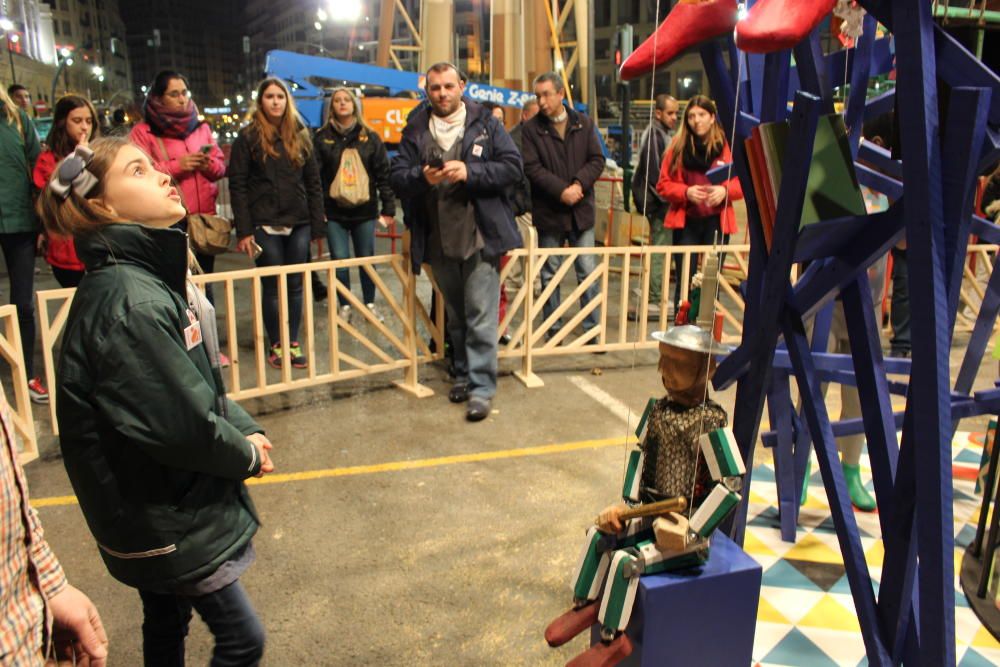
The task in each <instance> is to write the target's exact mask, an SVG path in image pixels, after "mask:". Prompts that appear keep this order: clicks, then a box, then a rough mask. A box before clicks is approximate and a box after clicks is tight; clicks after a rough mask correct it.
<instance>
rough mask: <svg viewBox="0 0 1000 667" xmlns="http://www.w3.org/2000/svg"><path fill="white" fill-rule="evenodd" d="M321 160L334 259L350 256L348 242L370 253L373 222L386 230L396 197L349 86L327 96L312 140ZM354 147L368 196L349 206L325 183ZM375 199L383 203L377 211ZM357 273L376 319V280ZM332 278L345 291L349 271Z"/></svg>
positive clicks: (378, 145)
mask: <svg viewBox="0 0 1000 667" xmlns="http://www.w3.org/2000/svg"><path fill="white" fill-rule="evenodd" d="M313 142H314V143H315V145H316V156H317V157H318V158H319V164H320V182H321V184H322V186H323V192H324V197H323V202H324V204H325V208H326V220H327V222H326V235H327V240H328V242H329V244H330V256H331V257H332V258H333V259H350V257H351V244H352V243H353V244H354V256H355V257H371V256H372V255H374V254H375V220H376V219H377V220H378V222H379V224H380V225H381V226H382V227H383V228H386V227H388V226H389V224H390V223H391V222H392V221H393V218H395V216H396V196H395V195H394V194H393V192H392V188H390V187H389V155H388V153H387V152H386V150H385V144H383V143H382V140H381V139H380V138H379V136H378V133H377V132H375V131H374V130H372V129H371V128H370V127H369V126H368V123H366V122H365V119H364V117H363V116H362V115H361V104H360V103H359V101H358V98H357V97H355V95H354V93H353V92H352V91H351V90H350V89H349V88H343V87H338V88H334V90H333V95H332V96H331V97H330V106H329V119H328V121H327V123H326V124H325V125H324V126H323V127H322V128H320V129H319V131H317V132H316V136H315V137H314V138H313ZM347 149H354V150H356V151H357V152H358V156H359V157H360V158H361V160H360V162H361V164H360V165H355V166H354V168H355V169H357V167H359V166H360V167H361V168H363V169H364V170H365V171H366V172H367V174H368V193H367V194H368V199H367V200H366V201H364V202H362V203H360V204H356V205H351V204H349V203H346V202H344V201H343V200H340V201H338V200H337V199H335V198H334V197H332V196H331V193H330V185H331V184H332V183H333V182H334V181H335V180H336V179H337V175H338V173H339V172H340V170H341V168H342V167H343V157H344V151H345V150H347ZM379 199H381V202H382V207H381V210H380V209H379ZM358 272H359V273H360V274H361V295H362V297H363V298H364V302H363V303H364V304H365V306H366V307H367V308H368V309H369V310H370V311H372V314H373V315H374V316H375V317H376V318H377V319H379V320H381V319H382V316H381V315H380V314H379V313H378V311H377V310H376V309H375V283H374V282H372V279H371V278H370V277H369V276H368V273H367V272H366V271H364V270H362V269H360V268H359V269H358ZM337 280H339V281H340V282H341V283H343V285H344V286H345V287H346V288H347V289H348V290H350V289H351V274H350V271H349V270H348V269H346V268H345V269H337ZM338 302H339V304H340V314H341V317H343V318H344V319H346V320H349V319H350V316H351V306H350V304H349V303H348V302H347V300H346V299H344V298H343V297H342V296H338Z"/></svg>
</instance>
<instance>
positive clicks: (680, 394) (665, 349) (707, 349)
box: [653, 324, 730, 407]
mask: <svg viewBox="0 0 1000 667" xmlns="http://www.w3.org/2000/svg"><path fill="white" fill-rule="evenodd" d="M653 338H655V339H656V340H657V341H659V343H660V365H659V369H660V377H661V378H662V379H663V388H664V389H666V390H667V394H668V395H669V396H670V399H671V400H673V401H676V402H678V403H681V404H683V405H687V406H689V407H694V406H696V405H699V404H701V403H703V402H704V400H705V387H706V386H707V384H708V381H709V380H711V379H712V375H714V374H715V365H716V364H715V356H714V355H716V354H720V353H726V352H729V351H730V347H729V346H728V345H723V344H722V343H720V342H718V341H716V340H715V339H713V338H712V334H710V333H709V332H707V331H705V330H704V329H702V328H701V327H697V326H695V325H693V324H685V325H683V326H677V327H671V328H670V329H668V330H667V331H654V332H653Z"/></svg>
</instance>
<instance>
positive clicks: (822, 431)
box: [782, 311, 891, 666]
mask: <svg viewBox="0 0 1000 667" xmlns="http://www.w3.org/2000/svg"><path fill="white" fill-rule="evenodd" d="M782 330H783V333H784V336H785V343H786V345H787V346H788V352H789V356H790V358H791V359H792V365H793V366H794V367H795V379H796V382H797V383H798V386H799V392H800V394H801V396H802V407H803V411H804V412H805V415H806V420H807V423H808V425H809V430H810V431H811V432H812V434H813V436H814V442H815V445H816V446H815V449H816V457H817V459H818V461H819V468H820V473H821V474H822V477H823V486H824V487H825V488H826V495H827V499H828V501H829V503H830V514H831V516H832V518H833V524H834V527H835V528H836V530H837V541H838V543H839V544H840V551H841V554H842V555H843V558H844V569H845V571H846V575H847V580H848V582H849V583H850V586H851V595H852V597H853V598H854V608H855V611H856V612H857V614H858V622H859V625H860V626H861V636H862V638H863V639H864V642H865V650H866V652H867V654H868V664H869V665H872V666H882V665H885V666H888V665H890V664H891V660H890V658H889V651H888V650H887V648H886V644H885V642H884V640H883V638H882V636H881V633H880V631H879V625H880V624H879V620H878V612H877V607H876V603H875V591H874V589H873V587H872V581H871V578H870V576H869V574H868V564H867V562H866V561H865V554H864V547H863V546H862V544H861V537H860V533H859V532H858V525H857V522H856V520H855V518H854V511H853V509H852V507H851V500H850V496H849V495H848V493H847V484H846V483H845V481H844V472H843V469H842V468H841V465H840V455H839V452H838V451H837V443H836V440H835V438H834V435H833V430H832V428H831V427H830V420H829V418H828V416H827V413H826V404H825V403H824V401H823V393H822V390H821V389H820V385H819V382H818V381H817V380H816V377H815V368H814V367H813V365H812V359H811V355H810V351H809V346H808V344H807V342H806V337H805V332H804V330H803V328H802V321H801V320H800V319H797V317H795V316H794V315H792V314H791V313H790V312H789V311H786V312H785V315H784V317H783V322H782Z"/></svg>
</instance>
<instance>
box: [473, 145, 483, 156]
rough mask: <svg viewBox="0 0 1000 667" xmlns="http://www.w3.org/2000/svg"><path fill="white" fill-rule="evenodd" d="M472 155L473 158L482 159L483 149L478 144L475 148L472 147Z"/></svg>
mask: <svg viewBox="0 0 1000 667" xmlns="http://www.w3.org/2000/svg"><path fill="white" fill-rule="evenodd" d="M472 154H473V155H474V156H475V157H482V156H483V147H482V146H480V145H479V144H476V145H475V146H473V147H472Z"/></svg>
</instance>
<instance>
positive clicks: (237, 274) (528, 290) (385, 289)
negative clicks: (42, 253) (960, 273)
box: [0, 226, 997, 447]
mask: <svg viewBox="0 0 1000 667" xmlns="http://www.w3.org/2000/svg"><path fill="white" fill-rule="evenodd" d="M522 233H523V235H524V238H525V247H524V248H521V249H518V250H515V251H512V252H511V253H510V254H509V256H510V259H509V261H508V262H507V263H506V265H505V266H504V267H503V269H502V270H501V284H502V285H503V284H506V286H507V292H508V299H509V301H508V307H507V312H506V315H505V317H504V319H503V321H502V322H500V324H499V327H498V333H499V334H503V333H504V332H507V333H508V334H509V335H510V342H509V343H508V344H507V345H505V346H501V347H500V348H499V352H498V356H499V357H500V359H502V360H516V361H517V362H519V368H518V370H517V371H516V372H515V375H516V377H517V378H518V379H519V380H520V381H521V382H523V383H524V384H525V385H527V386H529V387H538V386H542V385H543V384H544V383H543V381H542V379H541V378H540V377H538V375H537V374H536V373H535V361H536V360H538V359H541V358H545V357H552V356H558V355H571V354H590V353H595V352H614V351H632V350H643V349H655V347H656V345H657V344H656V342H655V341H654V340H652V339H651V337H650V334H651V332H652V331H654V330H657V329H664V328H666V327H668V326H669V324H670V319H669V313H670V310H671V307H672V304H671V302H672V287H673V279H674V275H673V274H674V265H673V260H674V258H676V257H679V259H680V265H681V271H680V294H681V298H682V300H683V299H686V298H687V297H688V294H689V291H690V285H689V284H688V283H689V280H688V275H689V268H690V267H691V266H692V263H696V262H698V261H699V258H700V256H701V255H702V254H704V253H705V252H708V251H710V250H711V248H710V247H708V246H662V247H657V246H629V247H595V248H544V249H542V248H538V245H537V240H536V237H535V232H534V229H533V228H531V227H530V226H523V227H522ZM720 250H724V252H725V263H724V268H723V272H722V275H721V276H720V280H719V285H720V297H719V302H718V304H717V307H718V312H719V313H721V315H722V319H723V328H722V332H723V340H724V341H725V342H738V341H739V340H740V339H741V338H742V333H743V328H742V316H743V311H744V303H743V299H742V297H741V296H740V293H739V291H738V287H737V286H738V284H739V282H740V281H741V280H743V279H744V278H745V276H746V270H747V264H746V262H747V260H746V256H747V254H748V251H749V246H747V245H732V246H727V247H725V248H724V249H720ZM996 250H997V246H984V245H973V246H970V248H969V257H970V258H976V261H975V262H972V261H970V262H969V263H968V264H967V268H966V273H967V276H966V278H967V281H966V283H967V284H966V285H965V286H964V287H963V301H964V303H965V304H966V306H968V307H972V308H973V309H977V308H978V304H979V303H980V302H981V301H982V297H983V294H984V293H985V292H984V288H983V286H982V284H981V283H985V279H987V278H988V276H989V271H990V269H991V267H992V258H991V257H990V256H989V254H988V253H990V252H993V253H995V252H996ZM582 256H590V257H592V258H593V259H594V261H595V263H596V267H595V268H594V270H593V272H591V273H590V274H589V275H587V276H585V278H584V280H583V282H582V283H581V284H576V285H574V286H573V287H569V281H566V284H563V283H564V281H563V279H564V278H565V277H566V275H567V274H568V273H569V272H570V271H571V270H572V269H573V262H574V261H575V260H576V259H578V258H579V257H582ZM655 257H662V258H663V261H664V270H663V283H662V285H661V286H660V287H661V289H660V294H661V296H660V300H659V303H657V304H654V305H656V306H657V309H655V310H653V311H651V310H650V308H649V306H648V305H647V304H648V302H649V295H650V292H651V288H652V285H651V280H650V276H651V271H650V269H651V266H652V261H653V259H654V258H655ZM546 261H551V262H552V263H553V267H554V275H553V278H552V280H551V281H550V282H549V283H548V284H547V285H546V286H545V288H544V289H543V290H542V291H541V292H540V293H537V294H536V293H535V290H534V289H533V285H534V282H535V277H536V276H538V275H539V273H540V271H541V267H542V265H543V263H544V262H546ZM344 268H346V269H348V270H350V271H352V272H353V271H357V272H364V273H366V274H367V275H368V276H369V277H370V278H371V279H372V281H373V282H374V284H375V287H376V290H377V293H378V294H377V297H376V302H377V303H378V304H379V308H380V312H381V313H382V314H383V315H384V317H385V321H384V322H383V321H380V320H379V318H378V317H376V316H375V315H374V314H373V313H372V312H371V311H369V310H368V308H367V307H366V306H365V304H364V303H363V302H362V300H361V299H360V298H358V297H357V296H355V294H354V293H352V291H350V290H348V289H347V288H346V286H345V285H344V284H343V283H341V282H340V281H339V280H338V278H337V269H344ZM312 273H319V274H320V276H321V277H325V279H326V282H327V284H328V285H329V286H330V288H329V295H330V296H329V302H328V304H327V305H326V306H319V305H317V304H315V303H314V301H313V295H312V280H311V279H310V278H311V275H310V274H312ZM984 273H985V277H984ZM297 274H299V275H304V279H303V281H302V292H303V304H302V323H301V334H300V336H299V342H300V343H301V344H302V349H303V351H304V353H305V354H306V355H307V356H308V359H309V365H308V368H306V369H293V368H292V366H291V364H290V357H289V353H288V350H289V344H290V343H291V342H292V340H293V338H292V332H291V331H290V329H289V305H290V304H289V301H288V298H287V293H286V288H287V285H288V282H289V278H290V276H295V275H297ZM517 275H520V276H521V278H520V280H519V284H518V283H517V282H516V281H515V280H514V277H515V276H517ZM263 278H274V279H275V280H277V281H278V310H279V322H280V327H281V335H280V344H281V349H282V352H283V354H282V359H281V364H280V368H278V369H274V368H270V367H269V365H268V362H267V357H268V352H269V349H268V345H267V340H266V335H265V332H264V321H263V316H262V313H261V311H262V303H263V299H264V295H263V291H264V290H263V284H262V282H261V281H262V279H263ZM194 282H195V283H197V284H200V285H204V286H208V285H211V286H212V291H213V294H214V298H215V303H216V309H217V318H218V325H219V334H220V340H222V341H224V342H223V344H222V351H223V353H225V354H226V355H227V356H228V357H229V358H230V360H231V364H230V367H229V368H228V369H226V370H224V373H223V375H224V377H225V378H226V381H227V386H228V389H229V394H230V396H231V397H232V398H234V399H236V400H239V399H246V398H255V397H261V396H268V395H274V394H280V393H284V392H287V391H292V390H295V389H302V388H306V387H315V386H318V385H325V384H332V383H337V382H343V381H346V380H351V379H356V378H362V377H368V376H373V375H377V374H384V373H390V372H395V371H402V374H403V377H402V379H396V380H395V381H394V384H396V386H398V387H400V388H401V389H403V390H405V391H408V392H410V393H412V394H414V395H415V396H420V397H423V396H429V395H431V394H432V393H433V392H432V390H431V389H429V388H428V387H425V386H423V385H421V384H420V382H419V379H418V372H419V369H420V366H421V364H424V363H427V362H429V361H433V360H437V359H441V358H442V356H443V351H444V326H443V324H444V303H443V299H442V298H441V295H440V292H438V290H437V288H436V286H435V285H434V283H433V279H432V276H431V272H430V271H425V272H424V275H422V276H415V275H413V274H412V273H411V271H410V269H409V258H408V257H407V256H406V255H395V254H393V255H377V256H373V257H365V258H355V259H350V260H337V261H322V262H313V263H310V264H302V265H294V266H274V267H266V268H252V269H245V270H239V271H229V272H222V273H214V274H209V275H202V276H195V277H194ZM356 282H357V281H356V280H355V284H356ZM590 286H596V287H597V295H596V297H595V298H593V299H592V300H591V301H590V302H589V303H587V304H585V305H584V306H583V307H582V308H581V307H580V305H579V301H580V297H581V296H583V294H584V292H585V291H586V290H587V288H588V287H590ZM556 289H561V290H562V291H563V294H562V300H561V304H560V305H559V307H558V308H557V309H556V310H555V311H554V312H553V313H551V314H550V315H549V317H545V316H544V314H543V308H544V304H545V301H546V300H547V299H548V297H549V296H550V295H551V294H552V293H553V292H554V291H555V290H556ZM432 292H433V293H436V294H437V298H436V300H435V303H436V308H435V309H434V312H431V309H430V306H429V303H430V300H431V299H430V297H431V294H432ZM73 293H74V290H73V289H57V290H45V291H40V292H38V306H39V308H38V310H39V319H40V324H41V341H42V355H43V359H44V364H45V377H46V381H47V384H48V386H49V387H52V388H54V387H55V386H56V377H55V365H54V350H55V349H56V346H57V345H58V339H59V335H60V333H61V331H62V329H63V327H64V325H65V322H66V317H67V314H68V311H69V306H70V303H71V301H72V297H73ZM338 295H339V296H340V297H341V298H342V299H343V300H344V302H345V303H347V304H349V305H351V307H352V308H351V311H352V319H350V321H348V320H347V319H345V318H344V317H343V316H342V315H341V312H340V309H339V308H338V306H337V302H336V298H335V297H336V296H338ZM6 308H7V309H12V308H13V307H12V306H8V307H6ZM323 310H325V312H322V311H323ZM5 312H6V313H7V314H6V315H5ZM590 313H593V314H594V315H595V316H596V318H597V322H598V324H597V326H595V327H593V328H592V329H590V330H587V331H583V330H581V329H580V325H581V324H582V322H583V321H584V319H585V318H586V316H587V315H588V314H590ZM0 317H5V327H6V332H7V337H6V339H3V340H0V353H2V354H3V355H4V357H5V358H7V359H8V363H11V359H15V360H16V359H19V358H20V357H19V356H18V354H19V352H20V341H19V340H18V339H17V327H16V315H15V314H14V313H13V311H12V310H8V311H3V310H0ZM970 317H971V319H970ZM560 319H562V320H564V326H562V328H561V329H560V330H559V331H558V333H553V332H554V328H553V327H555V326H556V323H557V321H558V320H560ZM974 320H975V315H974V314H972V315H971V316H970V315H969V314H968V313H965V314H963V315H962V316H961V318H960V321H961V322H962V323H965V324H967V326H968V327H969V328H970V329H971V324H972V323H974ZM12 322H13V324H12ZM11 327H13V329H12V328H11ZM550 334H551V335H550ZM12 337H13V339H14V343H10V342H9V341H11V340H12ZM15 351H17V353H18V354H14V352H15ZM11 365H12V366H14V367H15V371H17V369H20V373H21V374H22V375H23V368H20V366H17V365H16V364H13V363H11ZM25 382H26V381H25ZM25 382H22V381H18V382H16V383H15V390H18V389H19V388H20V389H24V387H25ZM24 394H25V395H24V397H23V401H24V404H25V405H27V400H28V399H27V395H26V390H24ZM49 409H50V411H51V417H52V426H53V431H54V432H56V433H58V427H57V424H56V420H55V414H56V412H55V411H56V397H55V392H54V391H53V392H52V393H51V397H50V402H49ZM18 415H19V417H18V418H19V420H20V421H19V422H18V423H17V425H18V430H19V432H23V433H24V434H25V445H26V447H27V446H29V445H30V446H31V447H34V442H35V441H34V429H33V425H32V422H31V421H30V418H31V417H30V407H29V408H26V409H24V410H22V397H21V395H20V394H18ZM28 434H30V437H29V436H28Z"/></svg>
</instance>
